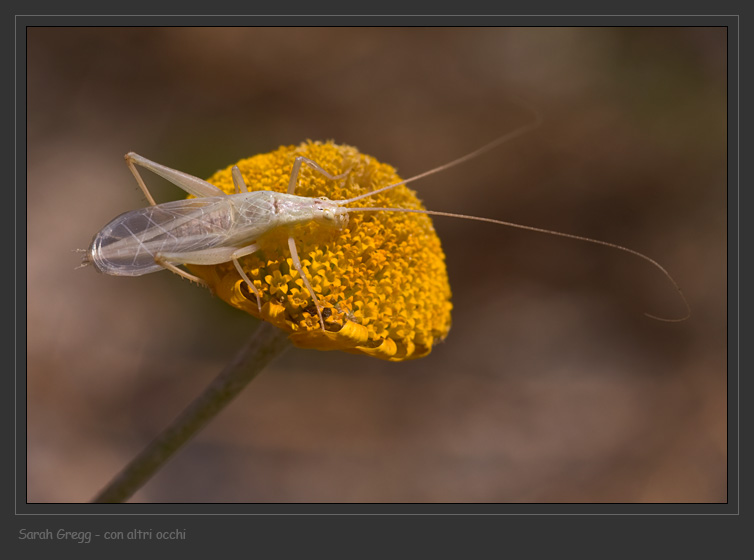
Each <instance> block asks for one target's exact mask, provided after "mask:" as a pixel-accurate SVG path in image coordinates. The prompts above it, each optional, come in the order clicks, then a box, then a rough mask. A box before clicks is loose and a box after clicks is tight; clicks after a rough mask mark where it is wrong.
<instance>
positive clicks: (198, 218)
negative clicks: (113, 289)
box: [91, 196, 235, 276]
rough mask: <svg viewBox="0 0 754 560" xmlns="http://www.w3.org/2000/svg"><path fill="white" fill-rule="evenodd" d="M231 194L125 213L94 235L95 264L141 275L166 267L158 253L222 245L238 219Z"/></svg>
mask: <svg viewBox="0 0 754 560" xmlns="http://www.w3.org/2000/svg"><path fill="white" fill-rule="evenodd" d="M228 198H229V197H227V196H218V197H205V198H196V199H189V200H176V201H173V202H166V203H164V204H158V205H156V206H149V207H147V208H141V209H139V210H134V211H132V212H126V213H125V214H121V215H120V216H118V217H117V218H115V219H114V220H113V221H112V222H110V223H109V224H108V225H106V226H105V227H104V228H103V229H102V231H101V232H100V233H99V234H98V235H97V236H96V237H95V238H94V241H93V242H92V247H91V255H92V256H93V257H94V261H95V265H96V266H97V267H98V268H99V269H100V270H102V271H103V272H106V273H108V274H115V275H119V276H140V275H142V274H147V273H149V272H155V271H157V270H161V269H162V267H161V266H160V265H158V264H156V263H155V261H154V257H155V255H156V254H158V253H182V252H187V251H200V250H202V249H209V248H212V247H218V246H221V245H222V244H223V243H224V242H227V241H228V238H229V237H228V236H229V232H230V231H231V230H232V227H233V223H234V218H235V216H234V210H233V205H232V203H230V201H229V200H228Z"/></svg>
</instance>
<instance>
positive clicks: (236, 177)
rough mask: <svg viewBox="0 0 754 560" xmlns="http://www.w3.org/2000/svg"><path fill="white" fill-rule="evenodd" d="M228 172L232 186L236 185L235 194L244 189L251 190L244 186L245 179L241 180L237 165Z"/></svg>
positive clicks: (241, 176)
mask: <svg viewBox="0 0 754 560" xmlns="http://www.w3.org/2000/svg"><path fill="white" fill-rule="evenodd" d="M230 174H231V175H232V176H233V186H234V187H236V194H240V193H242V192H244V191H249V192H251V191H250V189H249V188H248V187H247V186H246V181H244V180H243V175H241V170H240V169H238V166H237V165H234V166H233V169H231V170H230ZM242 187H243V188H242Z"/></svg>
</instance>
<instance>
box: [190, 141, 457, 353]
mask: <svg viewBox="0 0 754 560" xmlns="http://www.w3.org/2000/svg"><path fill="white" fill-rule="evenodd" d="M297 156H304V157H307V158H309V159H311V160H313V161H315V162H317V163H318V164H319V165H320V166H321V167H323V168H324V169H326V170H327V171H328V172H329V173H331V174H333V175H339V174H341V173H344V172H345V171H347V170H350V171H349V173H348V175H347V177H346V178H344V179H340V180H337V181H331V180H328V179H327V178H325V177H323V176H322V175H321V174H320V173H318V172H316V171H314V170H312V169H310V168H309V167H307V166H305V165H304V166H302V167H301V171H300V172H299V178H298V185H297V187H296V192H295V194H297V195H299V196H306V197H319V196H326V197H327V198H329V199H331V200H341V199H345V198H352V197H355V196H357V195H360V194H364V193H366V192H370V191H373V190H376V189H378V188H380V187H384V186H386V185H390V184H393V183H397V182H400V181H401V178H400V177H398V175H397V174H396V172H395V170H394V169H393V168H392V167H391V166H389V165H386V164H382V163H379V162H378V161H377V160H375V159H374V158H372V157H370V156H367V155H364V154H361V153H359V152H358V150H356V148H352V147H350V146H339V145H335V144H333V143H332V142H327V143H322V142H311V141H309V142H305V143H303V144H301V145H300V146H284V147H281V148H279V149H277V150H275V151H274V152H270V153H268V154H261V155H257V156H254V157H251V158H248V159H243V160H241V161H239V162H238V163H236V164H235V165H238V167H239V169H240V170H241V173H242V174H243V177H244V180H245V181H246V184H247V185H249V187H250V188H251V189H252V190H274V191H278V192H286V190H287V187H288V180H289V178H290V174H291V168H292V166H293V161H294V159H295V158H296V157H297ZM231 169H232V166H229V167H228V168H226V169H223V170H220V171H218V172H217V173H215V174H214V175H213V176H212V177H210V178H209V179H208V181H209V182H210V183H212V184H214V185H216V186H217V187H219V188H220V189H222V190H223V191H225V192H226V193H228V194H232V193H234V192H235V190H234V186H233V180H232V176H231ZM354 206H359V207H366V206H379V207H393V208H415V209H419V208H423V206H422V205H421V202H420V201H419V199H418V198H417V197H416V194H415V193H414V192H413V191H412V190H411V189H409V188H407V187H406V186H405V185H401V186H399V187H396V188H394V189H390V190H388V191H387V192H385V193H380V194H378V195H375V196H373V197H369V198H365V199H362V200H359V201H358V202H356V203H354ZM290 234H291V232H290V231H271V232H269V233H267V234H265V235H264V236H263V237H262V238H260V239H258V240H256V241H257V244H258V245H259V247H260V250H259V251H258V252H256V253H254V254H252V255H249V256H247V257H244V258H242V259H240V262H241V265H242V267H243V269H244V271H245V272H246V273H247V274H248V276H249V278H250V279H251V281H252V282H253V283H254V285H255V286H256V288H257V289H258V290H259V293H260V295H261V299H262V312H261V315H260V313H259V309H258V306H257V300H256V297H255V295H254V294H253V293H252V292H251V291H250V290H249V287H248V286H247V285H246V283H245V282H244V281H243V280H242V279H241V277H240V276H239V274H238V271H237V270H236V269H235V267H234V266H233V263H232V262H228V263H223V264H219V265H214V266H199V265H192V266H191V267H190V268H191V270H192V272H194V274H196V275H197V276H199V277H200V278H202V279H203V280H204V281H206V282H207V283H208V284H209V286H210V288H211V289H212V290H213V291H214V292H215V293H216V294H217V295H218V296H219V297H220V298H222V299H223V300H225V301H226V302H228V303H229V304H230V305H233V306H234V307H237V308H239V309H242V310H244V311H246V312H248V313H250V314H251V315H254V316H255V317H259V318H260V319H263V320H265V321H269V322H271V323H273V324H275V325H276V326H278V327H279V328H281V329H284V330H286V331H288V332H289V333H291V335H290V338H291V341H292V342H293V343H294V344H295V345H296V346H299V347H302V348H315V349H319V350H344V351H346V352H353V353H360V354H366V355H369V356H374V357H377V358H382V359H386V360H393V361H401V360H407V359H412V358H419V357H421V356H426V355H427V354H429V352H430V351H431V350H432V346H433V345H434V344H435V343H437V342H439V341H441V340H442V339H443V338H445V336H446V335H447V334H448V330H449V329H450V310H451V308H452V305H451V303H450V285H449V283H448V276H447V272H446V269H445V255H444V253H443V251H442V247H441V246H440V240H439V238H438V237H437V234H436V233H435V230H434V228H433V226H432V221H431V219H430V218H429V216H427V215H422V214H407V213H398V212H353V213H351V214H350V219H349V222H348V225H347V226H346V227H345V228H343V229H341V230H338V229H334V228H327V227H323V226H321V225H317V224H313V223H312V224H308V225H306V226H301V227H298V228H296V229H295V230H293V233H292V235H293V237H294V239H295V240H296V246H297V247H298V253H299V257H300V259H301V265H302V268H303V270H304V273H305V274H306V276H307V278H308V279H309V282H310V283H311V285H312V288H313V290H314V292H315V293H316V294H317V299H318V300H319V302H320V305H321V307H322V316H323V317H324V320H325V327H326V331H323V330H322V326H321V324H320V322H319V317H318V315H317V310H316V307H315V305H314V303H313V301H312V298H311V295H310V294H309V291H308V290H307V289H306V286H305V284H304V281H303V279H302V278H300V277H299V275H298V273H297V272H296V269H295V267H294V266H293V262H292V260H291V256H290V254H289V252H288V245H287V241H286V240H287V237H288V235H290Z"/></svg>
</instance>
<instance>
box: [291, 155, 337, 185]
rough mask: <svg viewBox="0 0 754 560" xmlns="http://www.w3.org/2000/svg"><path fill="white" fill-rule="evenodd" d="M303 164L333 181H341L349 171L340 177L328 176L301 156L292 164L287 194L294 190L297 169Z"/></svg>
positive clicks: (296, 181)
mask: <svg viewBox="0 0 754 560" xmlns="http://www.w3.org/2000/svg"><path fill="white" fill-rule="evenodd" d="M302 163H305V164H306V165H308V166H309V167H311V168H312V169H314V170H315V171H317V172H319V173H321V174H322V175H324V176H325V177H327V178H328V179H331V180H333V181H336V180H338V179H342V178H343V177H345V176H346V175H348V174H349V173H350V172H351V170H350V169H349V170H348V171H346V172H345V173H341V174H340V175H330V174H329V173H328V172H327V171H325V170H324V169H322V168H321V167H320V166H319V165H317V164H316V163H315V162H313V161H312V160H310V159H309V158H305V157H303V156H298V157H297V158H296V159H295V161H294V162H293V169H292V170H291V178H290V180H289V181H288V194H293V192H294V191H295V190H296V184H297V183H298V172H299V169H301V164H302Z"/></svg>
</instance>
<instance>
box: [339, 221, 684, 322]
mask: <svg viewBox="0 0 754 560" xmlns="http://www.w3.org/2000/svg"><path fill="white" fill-rule="evenodd" d="M346 210H347V211H348V212H406V213H412V214H429V215H431V216H444V217H448V218H461V219H463V220H474V221H477V222H488V223H491V224H496V225H501V226H508V227H512V228H518V229H523V230H527V231H534V232H537V233H546V234H549V235H555V236H558V237H565V238H567V239H575V240H577V241H586V242H587V243H594V244H596V245H603V246H605V247H610V248H611V249H618V250H619V251H624V252H626V253H629V254H631V255H635V256H637V257H639V258H641V259H644V260H645V261H647V262H648V263H650V264H651V265H653V266H654V267H655V268H657V269H659V270H660V272H662V273H663V274H664V275H665V277H666V278H667V279H668V280H670V283H671V284H672V285H673V287H674V288H675V289H676V291H677V292H678V295H679V296H681V300H683V304H684V306H685V307H686V314H685V315H684V316H683V317H680V318H676V319H667V318H664V317H658V316H657V315H651V314H649V313H644V315H646V316H647V317H649V318H650V319H655V320H657V321H664V322H666V323H680V322H682V321H685V320H687V319H688V318H689V317H691V306H690V305H689V302H688V300H687V299H686V296H685V295H683V291H681V288H680V287H679V286H678V284H677V283H676V281H675V280H674V279H673V277H672V276H671V275H670V273H669V272H668V271H667V270H665V267H663V266H662V265H661V264H660V263H658V262H657V261H656V260H654V259H652V258H650V257H648V256H647V255H644V254H643V253H639V252H638V251H634V250H633V249H629V248H628V247H623V246H621V245H616V244H615V243H610V242H608V241H600V240H599V239H592V238H590V237H583V236H581V235H574V234H571V233H563V232H560V231H553V230H549V229H543V228H538V227H533V226H525V225H522V224H516V223H513V222H506V221H503V220H495V219H493V218H480V217H479V216H468V215H466V214H454V213H452V212H438V211H436V210H416V209H413V208H375V207H366V208H346Z"/></svg>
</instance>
